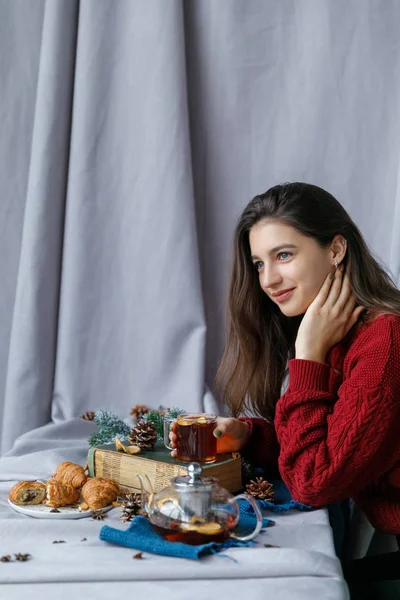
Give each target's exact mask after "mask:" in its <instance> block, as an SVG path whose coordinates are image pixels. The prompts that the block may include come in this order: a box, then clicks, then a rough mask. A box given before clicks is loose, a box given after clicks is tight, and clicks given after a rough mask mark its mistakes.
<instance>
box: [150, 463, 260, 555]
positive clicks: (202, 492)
mask: <svg viewBox="0 0 400 600" xmlns="http://www.w3.org/2000/svg"><path fill="white" fill-rule="evenodd" d="M187 472H188V474H187V475H185V476H181V477H174V478H173V479H171V485H170V486H169V487H167V488H164V489H163V490H161V491H159V492H158V493H156V494H155V493H154V491H153V488H152V485H151V483H150V480H149V478H148V477H147V475H138V478H139V481H140V485H141V490H142V506H143V507H144V509H145V510H146V512H147V514H148V516H149V520H150V523H151V526H152V528H153V529H154V531H156V532H157V533H158V534H159V535H161V537H163V538H164V539H166V540H168V541H170V542H183V543H185V544H191V545H198V544H206V543H208V542H223V541H224V540H225V539H226V538H227V537H229V536H231V537H234V538H236V539H237V540H241V541H244V542H245V541H248V540H251V539H253V538H254V537H255V536H256V535H258V533H259V532H260V529H261V527H262V523H263V518H262V514H261V511H260V509H259V507H258V505H257V502H256V501H255V499H254V498H253V497H252V496H249V495H248V494H239V495H238V496H235V497H233V496H232V495H231V494H230V493H229V492H228V490H226V489H224V488H222V487H220V485H219V484H218V481H217V479H215V478H213V477H202V476H201V473H202V469H201V466H200V465H199V464H198V463H191V464H190V465H189V466H188V468H187ZM239 499H243V500H247V501H248V502H249V503H250V504H251V506H252V507H253V509H254V512H255V514H256V526H255V528H254V530H253V531H252V532H251V533H249V534H248V535H243V536H239V535H237V534H235V533H234V532H233V531H232V530H233V529H234V527H236V525H237V524H238V522H239V516H240V509H239V505H238V503H237V500H239Z"/></svg>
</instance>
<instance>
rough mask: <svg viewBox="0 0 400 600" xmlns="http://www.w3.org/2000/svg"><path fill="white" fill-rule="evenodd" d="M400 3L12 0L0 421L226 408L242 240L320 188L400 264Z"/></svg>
mask: <svg viewBox="0 0 400 600" xmlns="http://www.w3.org/2000/svg"><path fill="white" fill-rule="evenodd" d="M399 22H400V2H398V0H279V1H278V0H80V1H78V0H0V211H1V213H0V280H1V295H0V332H1V337H0V431H1V432H2V433H1V445H2V451H3V453H5V452H7V451H9V450H10V449H11V448H12V446H13V444H14V442H15V440H16V439H17V438H18V437H19V436H21V435H23V434H26V433H27V432H29V431H31V430H33V429H35V428H41V427H43V426H44V425H46V424H47V423H51V422H54V423H55V424H56V425H57V424H59V423H62V422H66V421H70V420H71V419H73V418H74V417H75V418H76V417H78V416H79V415H80V414H81V413H82V412H83V411H85V410H96V409H98V408H107V409H110V410H113V411H115V412H117V413H118V414H120V415H121V416H126V415H127V414H128V413H129V409H130V407H131V406H133V405H134V404H136V403H144V404H149V405H151V406H154V407H156V406H159V405H160V404H161V405H163V406H181V407H184V408H187V409H198V408H205V409H206V410H217V409H218V407H217V406H216V402H215V400H214V396H213V381H214V376H215V372H216V367H217V364H218V361H219V358H220V356H221V351H222V347H223V339H224V305H225V296H226V286H227V281H228V275H229V264H230V249H231V238H232V232H233V228H234V224H235V221H236V218H237V216H238V214H239V213H240V211H241V209H242V208H243V207H244V205H245V204H246V203H247V202H248V200H249V199H250V198H251V197H252V196H254V195H255V194H256V193H259V192H262V191H265V190H266V189H267V188H268V187H270V186H271V185H274V184H276V183H280V182H284V181H295V180H300V181H308V182H312V183H316V184H318V185H321V186H323V187H326V188H327V189H328V190H329V191H331V192H332V193H333V194H335V195H336V196H337V197H338V199H339V200H340V201H341V202H342V203H343V204H344V205H345V206H346V208H347V209H348V210H349V212H350V214H351V215H352V216H353V218H354V219H355V221H356V222H357V223H358V224H359V226H360V228H361V230H362V231H363V233H364V235H365V237H366V239H367V241H368V243H369V244H370V246H371V248H372V249H373V250H374V251H375V253H376V254H377V255H378V257H379V258H380V259H381V260H382V261H383V262H384V263H385V264H386V266H387V267H388V268H389V269H391V271H392V274H393V276H394V278H395V279H396V281H399V277H400V241H399V240H400V186H399V166H400V118H399V117H400V28H399Z"/></svg>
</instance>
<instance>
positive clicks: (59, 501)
mask: <svg viewBox="0 0 400 600" xmlns="http://www.w3.org/2000/svg"><path fill="white" fill-rule="evenodd" d="M79 497H80V493H79V492H78V490H76V489H75V488H74V487H73V486H72V485H70V484H68V483H67V484H63V483H60V482H59V481H56V480H55V479H50V481H48V482H47V483H46V505H47V506H52V507H53V508H58V507H59V506H68V505H69V504H74V503H75V502H78V500H79Z"/></svg>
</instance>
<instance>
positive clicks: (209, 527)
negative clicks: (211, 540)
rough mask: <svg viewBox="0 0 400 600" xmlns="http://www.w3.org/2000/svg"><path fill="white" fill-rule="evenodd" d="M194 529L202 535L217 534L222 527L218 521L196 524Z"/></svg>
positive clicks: (220, 531)
mask: <svg viewBox="0 0 400 600" xmlns="http://www.w3.org/2000/svg"><path fill="white" fill-rule="evenodd" d="M196 531H197V533H203V534H204V535H217V534H218V533H222V531H223V529H222V527H221V525H220V524H219V523H204V525H197V527H196Z"/></svg>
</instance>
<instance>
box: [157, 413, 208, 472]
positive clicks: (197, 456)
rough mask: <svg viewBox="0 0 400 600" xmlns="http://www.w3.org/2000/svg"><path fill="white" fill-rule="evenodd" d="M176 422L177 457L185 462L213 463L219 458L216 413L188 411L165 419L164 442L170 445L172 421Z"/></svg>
mask: <svg viewBox="0 0 400 600" xmlns="http://www.w3.org/2000/svg"><path fill="white" fill-rule="evenodd" d="M172 422H175V423H176V435H177V437H178V440H177V445H176V458H177V459H178V460H180V461H181V462H185V463H192V462H198V463H212V462H214V461H215V460H216V458H217V438H216V437H215V436H214V434H213V432H214V429H215V428H216V426H217V417H216V415H208V414H205V413H188V414H183V415H178V416H177V417H176V418H167V419H164V444H165V446H166V447H167V448H168V449H169V450H172V448H171V446H170V445H169V431H170V427H171V423H172Z"/></svg>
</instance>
